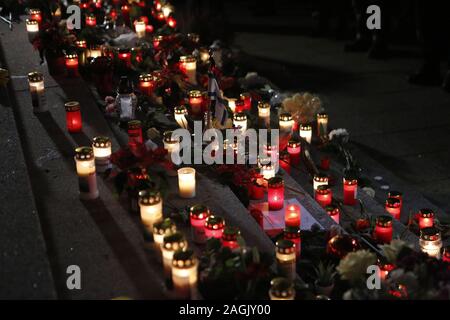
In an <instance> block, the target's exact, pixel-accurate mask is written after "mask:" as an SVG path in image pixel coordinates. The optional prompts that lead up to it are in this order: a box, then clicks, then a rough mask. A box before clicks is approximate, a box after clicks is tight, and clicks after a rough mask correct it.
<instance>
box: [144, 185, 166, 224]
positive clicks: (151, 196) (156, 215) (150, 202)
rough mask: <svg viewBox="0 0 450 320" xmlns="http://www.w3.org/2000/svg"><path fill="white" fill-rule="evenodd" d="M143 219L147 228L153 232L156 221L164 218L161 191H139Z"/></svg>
mask: <svg viewBox="0 0 450 320" xmlns="http://www.w3.org/2000/svg"><path fill="white" fill-rule="evenodd" d="M139 209H140V213H141V220H142V223H143V225H144V226H145V228H146V229H147V230H149V231H150V232H153V225H154V224H155V222H157V221H159V220H161V219H162V218H163V200H162V198H161V193H160V192H159V191H153V190H142V191H139Z"/></svg>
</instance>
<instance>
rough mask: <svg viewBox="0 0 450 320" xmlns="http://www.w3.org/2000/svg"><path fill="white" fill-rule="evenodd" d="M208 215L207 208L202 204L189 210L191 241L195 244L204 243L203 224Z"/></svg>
mask: <svg viewBox="0 0 450 320" xmlns="http://www.w3.org/2000/svg"><path fill="white" fill-rule="evenodd" d="M210 214H211V213H210V211H209V209H208V207H206V206H204V205H202V204H197V205H194V206H192V207H191V208H190V209H189V217H190V221H191V231H192V239H193V240H194V242H195V243H200V244H201V243H205V241H206V235H205V222H206V218H208V216H209V215H210Z"/></svg>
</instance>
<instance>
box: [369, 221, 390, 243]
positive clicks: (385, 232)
mask: <svg viewBox="0 0 450 320" xmlns="http://www.w3.org/2000/svg"><path fill="white" fill-rule="evenodd" d="M392 234H393V227H392V217H391V216H387V215H383V216H379V217H377V218H376V221H375V230H374V234H373V237H374V239H375V240H376V241H377V242H378V243H390V242H391V241H392Z"/></svg>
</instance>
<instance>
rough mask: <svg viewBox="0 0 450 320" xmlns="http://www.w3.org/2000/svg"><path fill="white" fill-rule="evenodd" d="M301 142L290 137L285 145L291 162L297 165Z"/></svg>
mask: <svg viewBox="0 0 450 320" xmlns="http://www.w3.org/2000/svg"><path fill="white" fill-rule="evenodd" d="M301 150H302V149H301V143H300V141H297V140H295V139H291V140H289V142H288V145H287V151H288V153H289V156H290V158H291V164H292V165H294V166H297V165H298V164H299V163H300V154H301Z"/></svg>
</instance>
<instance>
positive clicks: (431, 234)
mask: <svg viewBox="0 0 450 320" xmlns="http://www.w3.org/2000/svg"><path fill="white" fill-rule="evenodd" d="M419 246H420V250H421V251H422V252H424V253H426V254H428V255H429V256H430V257H433V258H436V259H439V258H440V257H441V248H442V238H441V233H440V232H439V230H438V229H437V228H435V227H428V228H423V229H421V230H420V238H419Z"/></svg>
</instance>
